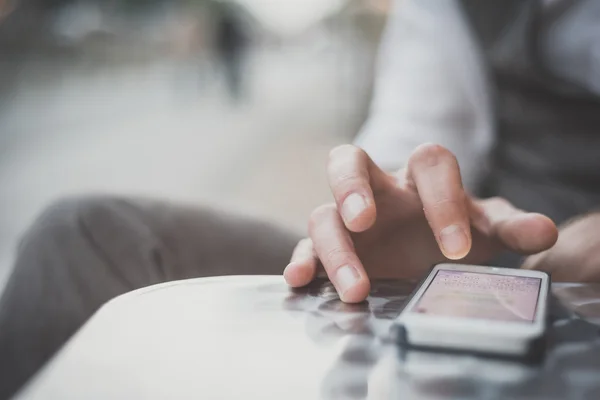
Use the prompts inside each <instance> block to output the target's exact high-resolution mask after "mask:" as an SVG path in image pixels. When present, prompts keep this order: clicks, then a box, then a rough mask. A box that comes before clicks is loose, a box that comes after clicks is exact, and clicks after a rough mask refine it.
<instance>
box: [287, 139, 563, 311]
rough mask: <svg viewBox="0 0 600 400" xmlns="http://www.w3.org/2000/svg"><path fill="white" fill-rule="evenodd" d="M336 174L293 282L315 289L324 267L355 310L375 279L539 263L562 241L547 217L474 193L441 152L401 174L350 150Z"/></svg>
mask: <svg viewBox="0 0 600 400" xmlns="http://www.w3.org/2000/svg"><path fill="white" fill-rule="evenodd" d="M328 175H329V184H330V186H331V190H332V193H333V196H334V198H335V204H330V205H324V206H321V207H319V208H317V209H316V210H315V211H314V212H313V213H312V215H311V217H310V222H309V236H310V237H309V238H307V239H304V240H302V241H301V242H300V243H299V244H298V246H297V247H296V249H295V250H294V254H293V255H292V260H291V262H290V264H289V265H288V266H287V268H286V269H285V271H284V277H285V279H286V281H287V282H288V284H289V285H290V286H293V287H299V286H304V285H307V284H308V283H310V282H311V281H312V279H313V278H314V277H315V275H316V273H317V269H318V267H319V261H320V263H321V264H322V265H323V267H324V269H325V272H326V273H327V275H328V277H329V279H330V280H331V282H332V283H333V285H334V286H335V287H336V289H337V292H338V293H339V295H340V298H341V299H342V300H343V301H345V302H349V303H355V302H360V301H362V300H364V299H365V298H366V297H367V295H368V294H369V289H370V282H369V278H416V277H419V276H420V275H422V274H423V273H424V272H425V271H426V270H427V269H428V268H429V267H431V266H432V265H433V264H436V263H439V262H442V261H447V260H460V259H465V262H469V263H477V262H483V261H486V260H488V259H490V258H491V257H493V255H494V254H496V253H497V252H498V251H499V250H501V249H503V248H508V249H511V250H514V251H517V252H519V253H522V254H535V253H538V252H540V251H543V250H546V249H548V248H550V247H551V246H552V245H553V244H554V243H555V242H556V239H557V229H556V226H555V225H554V223H553V222H552V221H551V220H550V219H549V218H547V217H545V216H543V215H540V214H532V213H525V212H523V211H521V210H517V209H515V208H514V207H513V206H511V205H510V204H509V203H508V202H507V201H505V200H502V199H497V198H496V199H490V200H476V199H474V198H472V197H470V196H469V195H468V194H466V193H465V191H464V190H463V187H462V182H461V177H460V170H459V167H458V163H457V161H456V158H455V157H454V155H453V154H452V153H450V152H449V151H448V150H446V149H445V148H443V147H441V146H438V145H431V144H428V145H422V146H419V147H418V148H417V149H416V150H415V151H414V152H413V154H412V156H411V157H410V159H409V160H408V163H407V168H406V169H404V170H401V171H399V172H398V174H396V175H389V174H386V173H385V172H383V171H382V170H381V169H379V167H377V166H376V165H375V164H374V163H373V161H372V160H371V159H370V158H369V156H368V155H367V154H366V153H365V152H364V151H363V150H361V149H359V148H357V147H354V146H351V145H344V146H340V147H338V148H336V149H334V150H333V151H332V152H331V153H330V158H329V165H328Z"/></svg>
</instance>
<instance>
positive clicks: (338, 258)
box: [324, 247, 354, 270]
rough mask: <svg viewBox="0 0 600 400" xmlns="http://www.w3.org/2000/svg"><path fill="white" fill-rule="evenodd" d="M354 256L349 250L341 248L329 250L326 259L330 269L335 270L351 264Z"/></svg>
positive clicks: (325, 255)
mask: <svg viewBox="0 0 600 400" xmlns="http://www.w3.org/2000/svg"><path fill="white" fill-rule="evenodd" d="M353 256H354V255H353V254H352V252H351V251H349V250H344V249H342V248H340V247H334V248H331V249H329V250H327V251H326V252H325V254H324V257H325V259H326V260H327V261H329V269H332V270H335V269H337V268H340V267H342V266H344V265H346V264H348V263H349V261H350V260H351V259H352V258H353Z"/></svg>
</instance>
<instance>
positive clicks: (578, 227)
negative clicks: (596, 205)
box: [523, 213, 600, 282]
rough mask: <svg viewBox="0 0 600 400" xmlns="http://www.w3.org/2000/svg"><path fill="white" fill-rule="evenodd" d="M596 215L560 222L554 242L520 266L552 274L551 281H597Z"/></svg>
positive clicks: (599, 222)
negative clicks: (556, 238)
mask: <svg viewBox="0 0 600 400" xmlns="http://www.w3.org/2000/svg"><path fill="white" fill-rule="evenodd" d="M599 229H600V214H599V213H594V214H589V215H585V216H583V217H579V218H577V219H574V220H571V221H569V222H567V223H566V224H564V225H563V226H562V227H561V229H560V235H559V237H558V241H557V242H556V245H555V246H554V247H552V248H551V249H550V250H547V251H544V252H542V253H539V254H536V255H534V256H530V257H528V258H527V260H525V263H524V264H523V268H527V269H537V270H542V271H546V272H548V273H550V274H552V280H554V281H563V282H564V281H566V282H600V235H598V230H599Z"/></svg>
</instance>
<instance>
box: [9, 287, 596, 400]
mask: <svg viewBox="0 0 600 400" xmlns="http://www.w3.org/2000/svg"><path fill="white" fill-rule="evenodd" d="M414 285H415V284H414V283H412V282H405V281H376V282H374V284H373V290H372V293H371V296H370V297H369V299H368V301H366V302H364V303H362V304H358V305H348V304H344V303H342V302H341V301H339V298H338V297H337V295H336V294H335V291H334V290H333V287H332V286H331V285H330V284H329V282H327V281H325V280H318V281H316V282H314V283H313V284H312V285H310V286H309V287H307V288H303V289H300V290H290V289H288V288H287V287H286V286H285V284H284V283H283V281H282V279H281V278H280V277H230V278H210V279H197V280H190V281H182V282H175V283H170V284H165V285H159V286H155V287H151V288H147V289H142V290H140V291H136V292H133V293H130V294H128V295H125V296H122V297H121V298H118V299H116V300H114V301H112V302H110V303H109V304H107V305H106V306H105V307H104V308H103V309H102V310H101V311H100V312H99V313H98V314H97V315H96V316H95V317H94V318H93V319H92V320H91V321H90V322H89V323H88V324H87V325H86V326H85V327H84V328H83V329H82V330H81V331H80V332H79V333H78V334H77V335H76V336H75V337H74V338H73V339H72V340H71V342H70V343H69V345H68V346H67V347H66V348H65V349H64V350H63V351H62V352H61V353H60V354H59V355H58V356H57V357H56V358H55V359H54V360H53V361H52V362H51V363H50V364H49V365H48V366H47V368H46V369H45V370H44V371H42V373H41V374H40V375H38V377H37V378H36V379H35V380H34V381H33V383H32V384H30V386H29V387H28V388H27V389H26V390H25V391H24V392H22V393H21V395H20V397H19V398H23V399H37V398H43V399H54V398H56V399H59V398H60V399H71V398H72V399H76V398H86V399H95V398H98V399H100V398H109V397H110V398H115V397H118V398H151V399H153V398H165V396H168V397H169V398H189V397H191V396H192V394H194V395H198V396H201V397H202V398H215V399H216V398H225V399H229V398H231V399H233V398H246V397H247V396H248V393H252V397H253V398H254V397H256V398H261V399H282V398H285V399H296V398H297V399H313V398H325V399H388V398H389V399H396V398H402V399H479V398H486V399H488V398H510V399H520V398H523V399H567V398H568V399H588V398H589V399H597V398H600V340H599V333H598V332H599V328H598V326H597V325H596V323H599V322H600V305H599V304H600V285H580V284H577V285H576V284H563V285H555V286H554V287H553V292H554V293H555V295H556V296H555V298H554V299H553V302H552V307H551V314H552V326H553V329H552V335H551V339H550V343H549V349H548V352H547V356H546V360H545V362H544V363H543V364H542V365H539V366H527V365H524V364H520V363H517V362H514V361H508V360H498V359H485V358H481V357H475V356H469V355H450V354H436V353H425V352H416V351H409V352H403V351H401V350H399V348H398V347H397V346H396V345H395V344H394V343H393V340H392V335H391V333H390V332H391V327H392V323H393V319H394V318H395V317H396V316H397V315H398V314H399V312H400V311H401V309H402V307H403V304H404V302H405V301H406V299H407V296H408V295H409V294H410V293H411V291H412V290H413V288H414ZM192 397H193V396H192Z"/></svg>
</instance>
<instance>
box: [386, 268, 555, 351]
mask: <svg viewBox="0 0 600 400" xmlns="http://www.w3.org/2000/svg"><path fill="white" fill-rule="evenodd" d="M549 287H550V276H549V275H548V274H546V273H544V272H540V271H530V270H521V269H512V268H497V267H485V266H478V265H461V264H439V265H437V266H435V267H434V268H433V269H432V270H431V272H430V273H429V275H428V276H427V277H426V278H425V280H424V281H423V282H422V283H421V284H420V285H419V287H418V288H417V289H416V291H415V292H414V294H413V296H412V297H411V299H410V300H409V302H408V303H407V305H406V307H405V308H404V310H403V311H402V313H401V314H400V315H399V316H398V318H397V319H396V321H395V323H396V326H397V327H398V328H400V329H398V330H397V331H398V332H399V333H400V334H399V335H398V340H399V342H400V344H402V345H404V346H411V347H417V348H433V349H435V348H437V349H448V350H459V351H460V350H462V351H471V352H477V353H490V354H498V355H506V356H528V355H531V353H532V351H539V344H540V342H541V341H543V338H544V337H545V333H546V329H547V312H548V293H549Z"/></svg>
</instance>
